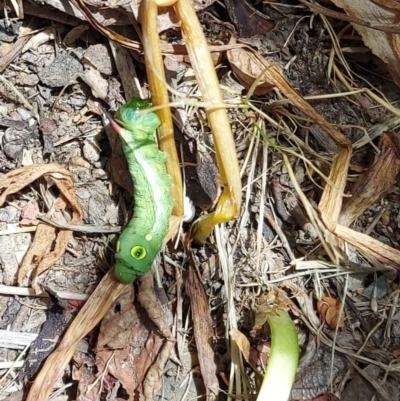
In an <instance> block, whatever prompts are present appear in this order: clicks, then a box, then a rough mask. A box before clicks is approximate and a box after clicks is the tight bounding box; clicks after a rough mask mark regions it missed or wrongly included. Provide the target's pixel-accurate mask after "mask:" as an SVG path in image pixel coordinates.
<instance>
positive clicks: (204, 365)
mask: <svg viewBox="0 0 400 401" xmlns="http://www.w3.org/2000/svg"><path fill="white" fill-rule="evenodd" d="M193 263H194V262H193ZM185 288H186V292H187V294H188V296H189V298H190V305H191V309H192V316H193V333H194V338H195V340H196V347H197V353H198V356H199V363H200V370H201V374H202V376H203V380H204V385H205V386H206V389H207V400H210V401H211V400H215V399H217V396H218V389H219V386H218V380H217V375H216V370H217V366H216V364H215V361H214V351H213V348H212V341H213V336H214V332H213V327H212V320H211V314H210V309H209V307H208V297H207V294H206V292H205V290H204V286H203V284H202V282H201V280H200V279H199V277H198V275H197V274H196V271H195V269H194V267H193V266H191V267H190V270H189V277H188V279H187V281H186V285H185Z"/></svg>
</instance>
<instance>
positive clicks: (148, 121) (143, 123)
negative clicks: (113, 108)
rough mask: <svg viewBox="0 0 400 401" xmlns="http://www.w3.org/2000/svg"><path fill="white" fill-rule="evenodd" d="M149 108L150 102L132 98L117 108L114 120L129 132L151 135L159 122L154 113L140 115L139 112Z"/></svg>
mask: <svg viewBox="0 0 400 401" xmlns="http://www.w3.org/2000/svg"><path fill="white" fill-rule="evenodd" d="M149 107H151V101H150V100H143V99H139V98H135V97H134V98H133V99H132V100H131V101H130V102H129V103H126V104H123V105H122V106H121V107H120V108H119V110H118V112H117V115H116V120H117V121H118V122H119V123H120V124H121V125H122V126H123V127H124V128H125V129H127V130H129V131H141V132H143V133H145V134H147V133H149V134H151V135H152V134H153V132H154V131H155V130H156V129H157V128H158V127H159V125H160V124H161V122H160V119H159V118H158V116H157V114H156V113H140V110H143V109H147V108H149Z"/></svg>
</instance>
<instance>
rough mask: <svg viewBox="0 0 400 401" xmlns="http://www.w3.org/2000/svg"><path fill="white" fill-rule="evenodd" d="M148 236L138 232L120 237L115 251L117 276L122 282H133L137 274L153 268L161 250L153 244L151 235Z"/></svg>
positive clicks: (139, 274)
mask: <svg viewBox="0 0 400 401" xmlns="http://www.w3.org/2000/svg"><path fill="white" fill-rule="evenodd" d="M146 237H148V238H147V239H146ZM146 237H143V236H141V235H138V234H130V235H127V236H124V233H122V234H121V236H120V237H119V239H118V242H117V246H116V252H115V259H116V263H115V277H116V279H117V280H118V281H120V282H121V283H124V284H129V283H132V282H133V281H134V280H135V279H136V277H137V276H141V275H143V274H145V273H147V272H148V271H149V270H150V269H151V265H152V264H153V261H154V258H155V257H156V256H157V254H158V252H159V250H158V249H155V247H154V246H153V245H152V243H151V239H152V238H151V235H149V234H148V235H147V236H146Z"/></svg>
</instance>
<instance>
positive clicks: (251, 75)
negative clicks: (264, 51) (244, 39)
mask: <svg viewBox="0 0 400 401" xmlns="http://www.w3.org/2000/svg"><path fill="white" fill-rule="evenodd" d="M226 55H227V58H228V61H229V64H230V65H231V68H232V70H233V72H234V73H235V75H236V77H237V79H238V80H239V82H240V83H241V84H242V85H243V86H244V87H245V88H246V89H250V87H251V86H252V85H253V83H254V81H255V80H258V79H259V83H258V84H257V86H256V88H255V90H254V94H256V95H264V94H265V93H268V92H269V91H271V90H272V89H273V88H274V85H273V84H271V83H269V82H266V80H265V79H264V78H263V77H262V75H263V74H264V71H265V68H266V67H265V65H264V64H262V63H261V62H260V60H259V59H258V58H256V57H254V53H253V52H251V51H249V50H247V49H246V48H245V47H242V48H235V49H230V50H228V51H227V52H226ZM260 76H261V77H260Z"/></svg>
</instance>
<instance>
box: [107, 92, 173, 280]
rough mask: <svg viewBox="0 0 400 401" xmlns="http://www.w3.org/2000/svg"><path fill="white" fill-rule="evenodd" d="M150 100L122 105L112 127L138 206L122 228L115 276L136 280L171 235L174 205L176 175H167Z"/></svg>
mask: <svg viewBox="0 0 400 401" xmlns="http://www.w3.org/2000/svg"><path fill="white" fill-rule="evenodd" d="M150 106H151V103H150V101H149V100H141V99H137V98H134V99H132V100H131V101H130V102H129V103H127V104H125V105H122V106H121V107H120V109H119V110H118V112H117V115H116V121H112V122H111V123H112V126H113V127H114V129H115V131H116V132H117V133H118V134H119V136H120V138H121V143H122V149H123V151H124V154H125V157H126V160H127V162H128V168H129V172H130V174H131V177H132V181H133V184H134V191H133V196H134V199H135V208H134V211H133V216H132V219H131V221H130V222H129V224H128V225H127V226H126V227H125V229H124V230H123V231H122V233H121V235H120V237H119V239H118V242H117V245H116V252H115V259H116V263H115V277H116V278H117V280H118V281H120V282H122V283H126V284H129V283H132V282H133V281H134V280H135V279H136V277H137V276H141V275H143V274H145V273H147V272H148V271H149V270H150V269H151V265H152V264H153V261H154V259H155V258H156V256H157V255H158V253H159V252H160V249H161V246H162V242H163V240H164V238H165V236H166V234H167V231H168V227H169V220H170V217H171V213H172V208H173V206H174V201H173V199H172V195H171V189H170V187H171V183H172V178H171V176H170V175H168V174H167V170H166V166H165V162H166V160H167V155H166V154H165V153H164V152H161V151H160V150H159V149H158V146H157V144H156V142H155V139H154V131H155V130H156V129H157V127H158V126H159V125H160V119H159V118H158V116H157V114H155V113H149V112H145V109H146V108H148V107H150ZM118 123H119V124H120V125H119V124H118Z"/></svg>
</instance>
